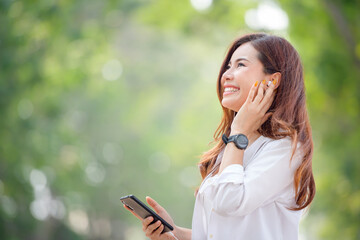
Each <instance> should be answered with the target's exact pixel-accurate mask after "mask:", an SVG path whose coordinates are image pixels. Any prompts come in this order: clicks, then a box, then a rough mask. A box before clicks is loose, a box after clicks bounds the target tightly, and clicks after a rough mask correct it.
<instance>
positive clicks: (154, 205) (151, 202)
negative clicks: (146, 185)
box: [146, 196, 165, 213]
mask: <svg viewBox="0 0 360 240" xmlns="http://www.w3.org/2000/svg"><path fill="white" fill-rule="evenodd" d="M146 202H147V203H148V204H149V205H150V206H151V207H152V208H153V209H154V210H155V212H157V213H159V212H162V211H165V209H164V208H163V207H162V206H160V204H158V203H157V202H156V201H155V200H154V199H152V198H151V197H149V196H147V197H146Z"/></svg>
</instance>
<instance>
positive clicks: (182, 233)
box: [173, 227, 191, 240]
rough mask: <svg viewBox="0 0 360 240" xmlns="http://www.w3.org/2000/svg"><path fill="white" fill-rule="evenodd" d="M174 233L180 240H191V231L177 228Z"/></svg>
mask: <svg viewBox="0 0 360 240" xmlns="http://www.w3.org/2000/svg"><path fill="white" fill-rule="evenodd" d="M173 233H174V235H175V236H176V237H177V239H179V240H191V229H188V228H182V227H175V230H174V232H173Z"/></svg>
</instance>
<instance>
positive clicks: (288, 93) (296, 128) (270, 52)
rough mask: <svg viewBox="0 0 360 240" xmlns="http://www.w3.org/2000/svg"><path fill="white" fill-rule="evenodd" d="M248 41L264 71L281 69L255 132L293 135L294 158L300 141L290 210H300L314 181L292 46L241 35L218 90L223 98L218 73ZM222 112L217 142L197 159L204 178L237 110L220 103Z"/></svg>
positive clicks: (307, 201) (296, 58)
mask: <svg viewBox="0 0 360 240" xmlns="http://www.w3.org/2000/svg"><path fill="white" fill-rule="evenodd" d="M247 42H250V43H251V44H252V46H253V47H254V48H255V49H256V50H257V51H258V59H259V60H260V62H261V63H262V64H263V66H264V73H265V74H272V73H276V72H280V73H281V81H280V84H279V86H278V88H277V93H276V95H275V99H274V101H273V103H272V105H271V106H270V108H269V111H270V112H272V113H273V114H272V116H271V117H270V118H269V119H268V120H267V121H266V122H264V123H263V124H262V126H261V127H260V128H259V129H258V132H259V133H260V134H261V135H263V136H265V137H269V138H271V139H281V138H285V137H290V138H291V139H292V155H291V159H292V158H293V156H294V154H295V151H296V149H297V145H298V143H301V144H300V149H301V152H302V153H303V155H302V161H301V164H300V166H299V167H298V168H297V170H296V172H295V175H294V188H295V201H296V204H297V207H294V208H292V210H300V209H303V208H306V207H307V206H309V205H310V203H311V202H312V200H313V199H314V196H315V191H316V188H315V181H314V176H313V172H312V156H313V148H314V147H313V141H312V133H311V127H310V122H309V118H308V113H307V109H306V102H305V85H304V78H303V68H302V64H301V60H300V57H299V54H298V53H297V51H296V50H295V48H294V47H293V46H292V45H291V44H290V43H289V42H288V41H287V40H285V39H284V38H281V37H278V36H273V35H268V34H265V33H255V34H248V35H244V36H242V37H240V38H238V39H236V40H235V41H234V42H233V43H232V44H231V45H230V48H229V50H228V52H227V54H226V57H225V59H224V61H223V63H222V65H221V68H220V72H219V76H218V80H217V94H218V98H219V101H220V103H221V101H222V92H223V89H222V86H221V77H222V75H223V74H224V72H225V71H226V66H227V64H228V62H229V61H230V59H231V56H232V54H233V53H234V51H235V50H236V49H237V48H238V47H239V46H240V45H242V44H244V43H247ZM222 109H223V116H222V119H221V121H220V124H219V126H218V128H217V129H216V131H215V133H214V142H215V143H216V145H215V146H214V147H213V148H211V149H210V150H209V151H207V152H205V153H204V154H203V155H202V156H201V159H200V162H199V168H200V173H201V176H202V178H203V179H204V178H205V177H206V176H207V175H208V174H209V173H210V171H211V170H212V169H213V167H215V173H217V172H218V171H219V166H214V165H215V162H216V158H217V156H218V155H219V153H220V152H221V151H222V149H223V148H224V147H225V145H224V143H223V141H222V140H221V136H222V134H224V133H225V134H227V135H229V134H230V130H231V129H230V127H231V123H232V121H233V119H234V115H235V114H236V113H235V112H234V111H232V110H230V109H227V108H225V107H223V106H222Z"/></svg>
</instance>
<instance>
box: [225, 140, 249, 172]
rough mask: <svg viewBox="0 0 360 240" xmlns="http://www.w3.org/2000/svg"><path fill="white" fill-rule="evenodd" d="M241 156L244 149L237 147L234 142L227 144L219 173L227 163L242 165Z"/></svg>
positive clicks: (242, 156)
mask: <svg viewBox="0 0 360 240" xmlns="http://www.w3.org/2000/svg"><path fill="white" fill-rule="evenodd" d="M243 158H244V150H241V149H238V148H237V147H236V146H235V144H234V143H229V144H227V145H226V147H225V151H224V155H223V158H222V161H221V164H220V169H219V174H220V173H221V172H222V171H223V170H224V169H225V168H226V167H227V166H229V165H232V164H240V165H243Z"/></svg>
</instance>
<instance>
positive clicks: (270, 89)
mask: <svg viewBox="0 0 360 240" xmlns="http://www.w3.org/2000/svg"><path fill="white" fill-rule="evenodd" d="M274 90H275V85H274V83H273V82H271V81H270V84H269V87H268V88H267V90H266V92H265V95H264V97H263V99H262V101H261V102H267V101H268V100H269V99H270V98H271V97H272V95H273V93H274Z"/></svg>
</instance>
